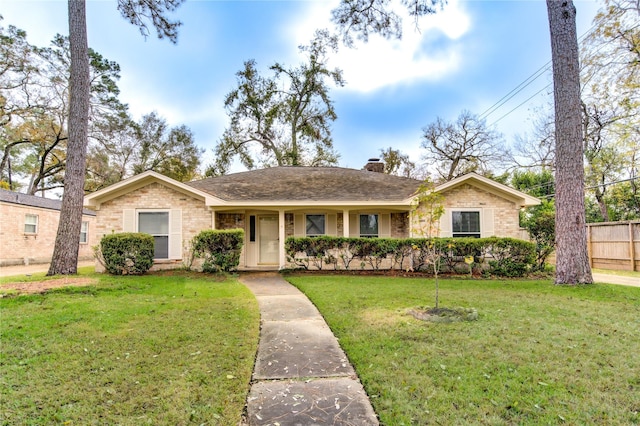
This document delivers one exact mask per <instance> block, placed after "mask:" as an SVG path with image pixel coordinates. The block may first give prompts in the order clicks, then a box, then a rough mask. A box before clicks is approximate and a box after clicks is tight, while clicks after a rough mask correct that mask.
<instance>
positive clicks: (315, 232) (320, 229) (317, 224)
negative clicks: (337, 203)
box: [307, 214, 325, 237]
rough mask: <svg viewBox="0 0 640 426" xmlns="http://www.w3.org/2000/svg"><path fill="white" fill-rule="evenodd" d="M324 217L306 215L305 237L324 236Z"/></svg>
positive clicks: (321, 215)
mask: <svg viewBox="0 0 640 426" xmlns="http://www.w3.org/2000/svg"><path fill="white" fill-rule="evenodd" d="M324 229H325V228H324V215H323V214H308V215H307V237H317V236H319V235H324V234H325V232H324Z"/></svg>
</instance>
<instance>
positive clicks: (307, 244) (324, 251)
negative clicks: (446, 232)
mask: <svg viewBox="0 0 640 426" xmlns="http://www.w3.org/2000/svg"><path fill="white" fill-rule="evenodd" d="M285 251H286V254H287V259H288V261H289V263H291V264H293V265H295V266H296V267H298V268H303V269H319V270H321V269H324V268H331V269H335V270H340V269H342V270H349V269H354V267H355V268H357V269H373V270H379V269H382V268H383V267H384V268H385V269H408V270H413V271H426V270H428V268H427V267H428V266H429V265H430V264H431V262H433V255H434V253H437V258H438V260H439V263H440V267H441V270H442V271H443V272H468V271H469V267H470V266H469V265H468V264H467V263H465V258H468V257H470V256H472V257H473V265H472V266H473V267H475V269H476V271H479V272H482V271H484V270H485V269H484V268H487V263H485V260H487V261H488V272H489V273H491V274H494V275H499V276H507V277H514V276H523V275H525V274H526V273H527V271H529V270H530V269H531V266H532V265H534V264H535V244H533V243H530V242H528V241H523V240H518V239H515V238H497V237H491V238H432V239H429V238H404V239H395V238H346V237H329V236H322V237H303V238H296V237H289V238H287V240H286V242H285Z"/></svg>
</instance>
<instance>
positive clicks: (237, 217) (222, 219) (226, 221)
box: [216, 213, 245, 229]
mask: <svg viewBox="0 0 640 426" xmlns="http://www.w3.org/2000/svg"><path fill="white" fill-rule="evenodd" d="M236 228H240V229H245V228H244V214H242V213H216V229H236Z"/></svg>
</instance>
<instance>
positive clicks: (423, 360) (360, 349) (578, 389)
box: [288, 275, 640, 425]
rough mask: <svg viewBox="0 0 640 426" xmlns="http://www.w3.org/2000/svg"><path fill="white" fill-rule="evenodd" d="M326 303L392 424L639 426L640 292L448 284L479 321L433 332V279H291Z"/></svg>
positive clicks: (535, 284) (449, 294) (444, 292)
mask: <svg viewBox="0 0 640 426" xmlns="http://www.w3.org/2000/svg"><path fill="white" fill-rule="evenodd" d="M288 280H289V281H290V282H292V283H293V284H294V285H296V286H297V287H298V288H300V289H301V290H303V291H304V292H305V293H306V294H307V296H309V298H310V299H311V300H312V301H313V302H314V303H315V304H316V305H317V306H318V308H319V310H320V312H321V313H322V314H323V315H324V317H325V319H326V320H327V322H328V323H329V326H330V327H331V329H332V330H333V331H334V333H335V334H336V336H337V337H338V338H339V340H340V344H341V346H342V347H343V349H344V350H345V352H346V353H347V355H348V357H349V359H350V360H351V362H352V363H353V364H354V366H355V368H356V370H357V373H358V375H359V377H360V379H361V380H362V382H363V384H364V387H365V389H366V390H367V392H368V394H369V396H370V397H371V401H372V404H373V406H374V409H375V410H376V413H378V415H379V416H380V418H381V421H382V423H383V424H385V425H410V424H419V425H425V424H446V425H455V424H461V425H462V424H465V425H466V424H492V425H493V424H495V425H502V424H504V425H507V424H508V425H511V424H527V425H547V424H562V423H565V424H610V425H611V424H613V425H616V424H620V425H623V424H624V425H627V424H638V423H640V413H639V412H640V288H633V287H623V286H611V285H599V284H597V285H592V286H583V287H559V286H554V285H553V284H552V283H551V282H550V281H488V280H486V281H485V280H448V279H446V280H441V281H440V284H441V290H440V300H441V306H445V307H457V306H463V307H475V308H477V309H478V312H479V320H478V321H475V322H467V323H448V324H444V323H427V322H422V321H419V320H416V319H414V318H413V317H411V316H408V315H407V314H406V311H407V309H410V308H414V307H419V306H425V305H432V304H433V301H434V283H433V280H431V279H416V278H389V277H368V276H367V277H357V276H344V275H341V276H329V275H324V276H311V275H302V276H291V277H288Z"/></svg>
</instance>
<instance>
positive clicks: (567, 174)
mask: <svg viewBox="0 0 640 426" xmlns="http://www.w3.org/2000/svg"><path fill="white" fill-rule="evenodd" d="M547 10H548V13H549V29H550V31H551V59H552V63H553V85H554V101H555V113H556V118H555V124H556V284H578V283H592V282H593V277H592V276H591V267H590V265H589V257H588V252H587V232H586V226H585V208H584V160H583V134H582V118H581V109H580V108H581V107H580V68H579V64H578V37H577V34H576V8H575V6H574V5H573V2H572V1H569V0H560V1H557V0H547Z"/></svg>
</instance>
